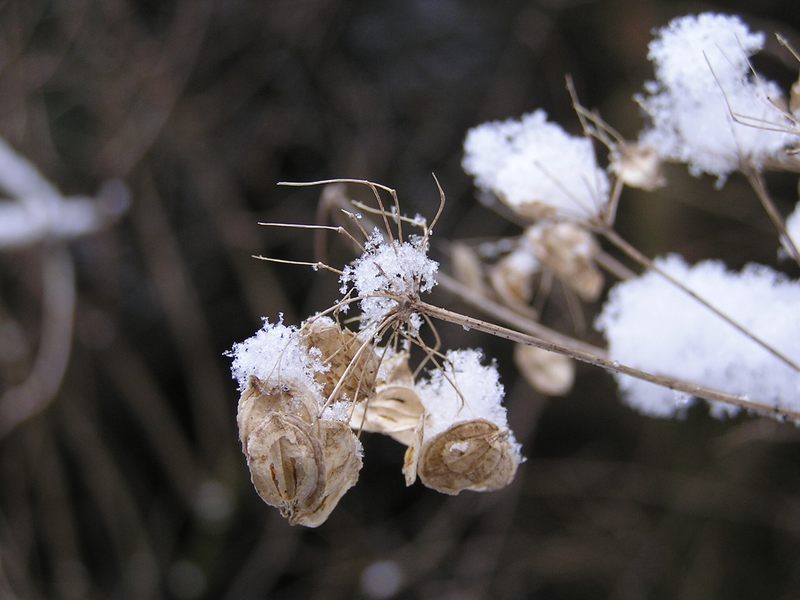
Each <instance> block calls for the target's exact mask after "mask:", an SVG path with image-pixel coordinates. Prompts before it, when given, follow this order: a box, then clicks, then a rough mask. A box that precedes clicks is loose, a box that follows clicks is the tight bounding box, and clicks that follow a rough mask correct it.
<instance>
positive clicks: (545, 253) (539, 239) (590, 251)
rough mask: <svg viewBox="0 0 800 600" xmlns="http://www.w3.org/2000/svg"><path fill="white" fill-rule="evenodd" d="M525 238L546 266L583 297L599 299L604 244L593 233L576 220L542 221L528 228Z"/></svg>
mask: <svg viewBox="0 0 800 600" xmlns="http://www.w3.org/2000/svg"><path fill="white" fill-rule="evenodd" d="M525 240H526V241H527V243H528V244H529V246H530V248H531V250H532V253H533V255H534V256H535V257H536V259H537V260H538V261H540V262H541V264H542V266H543V267H544V268H545V269H547V270H549V271H552V272H553V273H554V274H555V275H556V277H558V278H559V279H560V280H561V281H562V282H563V283H564V284H565V285H567V286H568V287H570V288H572V289H573V290H575V292H577V294H578V295H579V296H580V297H581V298H582V299H583V300H585V301H587V302H593V301H594V300H597V298H598V297H599V296H600V292H601V291H602V289H603V274H602V273H601V272H600V270H599V269H598V268H597V267H596V266H595V263H594V257H595V256H596V255H597V253H598V251H599V250H600V247H599V246H598V245H597V242H596V241H595V239H594V237H593V236H592V234H591V233H589V232H588V231H587V230H586V229H585V228H583V227H580V226H579V225H576V224H574V223H539V224H536V225H533V226H532V227H529V228H528V229H526V230H525Z"/></svg>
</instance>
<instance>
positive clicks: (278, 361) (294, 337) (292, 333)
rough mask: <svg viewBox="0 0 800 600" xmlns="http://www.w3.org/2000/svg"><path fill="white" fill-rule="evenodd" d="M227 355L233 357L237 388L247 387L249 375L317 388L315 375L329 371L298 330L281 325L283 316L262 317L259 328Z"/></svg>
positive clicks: (269, 380) (240, 389)
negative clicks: (271, 321)
mask: <svg viewBox="0 0 800 600" xmlns="http://www.w3.org/2000/svg"><path fill="white" fill-rule="evenodd" d="M227 356H229V357H231V358H232V359H233V363H232V365H231V373H232V375H233V378H234V379H236V381H237V382H238V383H239V391H244V390H245V389H246V388H247V386H248V385H249V381H250V378H251V377H255V378H256V379H258V380H260V381H262V382H272V385H274V386H279V385H284V384H286V383H298V384H303V385H305V386H306V387H308V388H311V389H319V384H317V383H316V381H315V376H316V374H317V373H324V372H325V371H327V370H328V367H327V366H326V365H325V364H323V361H322V354H321V352H320V351H319V350H315V349H309V348H308V347H307V346H306V345H305V344H304V343H303V341H302V339H301V336H300V329H299V328H298V327H295V326H291V325H284V324H283V317H282V316H281V317H280V318H279V320H278V322H277V323H270V322H269V319H267V318H265V319H264V324H263V326H262V328H261V329H259V330H258V331H257V332H256V334H255V335H254V336H252V337H250V338H248V339H246V340H245V341H243V342H240V343H237V344H234V345H233V348H231V350H230V351H229V352H228V353H227Z"/></svg>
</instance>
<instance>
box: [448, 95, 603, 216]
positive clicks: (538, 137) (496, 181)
mask: <svg viewBox="0 0 800 600" xmlns="http://www.w3.org/2000/svg"><path fill="white" fill-rule="evenodd" d="M462 166H463V167H464V170H465V171H466V172H467V173H468V174H470V175H472V176H474V177H475V184H476V185H477V186H478V187H479V188H481V189H482V190H484V191H490V192H492V193H494V194H495V195H497V196H498V197H499V198H500V199H501V200H503V201H504V202H505V203H507V204H508V205H509V206H510V207H511V208H512V209H514V210H517V211H519V212H520V213H521V214H524V215H526V216H536V215H534V214H533V213H536V212H537V207H544V209H545V211H548V212H550V213H552V216H555V217H558V218H563V219H570V220H578V221H586V220H590V219H592V218H595V217H597V216H598V214H599V213H600V211H601V210H602V209H603V207H604V206H605V204H606V203H607V201H608V193H609V183H608V176H607V175H606V173H605V171H603V170H601V169H599V168H598V167H597V162H596V158H595V154H594V149H593V147H592V143H591V142H590V141H589V140H587V139H585V138H582V137H575V136H571V135H569V134H567V133H566V132H565V131H564V130H563V129H562V128H561V127H559V126H558V125H556V124H554V123H551V122H548V121H547V114H546V113H545V112H544V111H542V110H537V111H535V112H532V113H529V114H526V115H523V116H522V118H521V119H519V120H515V119H509V120H507V121H496V122H491V123H484V124H483V125H480V126H478V127H475V128H473V129H471V130H470V131H469V133H468V134H467V137H466V140H465V141H464V161H463V163H462Z"/></svg>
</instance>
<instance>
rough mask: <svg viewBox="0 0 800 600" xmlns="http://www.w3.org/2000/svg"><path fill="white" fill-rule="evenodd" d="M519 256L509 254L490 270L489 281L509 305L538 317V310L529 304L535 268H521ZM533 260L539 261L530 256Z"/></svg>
mask: <svg viewBox="0 0 800 600" xmlns="http://www.w3.org/2000/svg"><path fill="white" fill-rule="evenodd" d="M517 258H518V256H515V255H514V253H511V254H508V255H506V256H505V257H503V258H502V259H501V260H499V261H498V262H497V263H496V264H495V265H493V266H492V268H491V269H490V270H489V281H490V282H491V284H492V288H493V289H494V291H495V293H496V294H497V296H498V297H499V298H500V300H501V301H502V302H503V304H505V305H506V306H508V307H509V308H513V309H514V310H516V311H517V312H519V313H520V314H523V315H526V316H528V317H529V318H531V319H538V315H537V313H536V311H535V310H534V309H533V308H532V307H531V306H530V305H529V304H528V303H529V302H530V301H531V298H532V297H533V274H534V272H535V271H534V268H533V267H532V266H531V268H526V269H521V268H520V267H519V264H518V262H517ZM530 260H531V261H532V262H534V263H535V262H537V261H536V259H535V258H533V257H532V256H531V257H530Z"/></svg>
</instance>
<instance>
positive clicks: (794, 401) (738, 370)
mask: <svg viewBox="0 0 800 600" xmlns="http://www.w3.org/2000/svg"><path fill="white" fill-rule="evenodd" d="M656 265H657V266H658V267H659V268H661V269H663V270H664V271H666V272H667V273H668V274H670V275H671V276H673V277H675V278H676V279H678V280H680V281H681V282H683V283H684V284H686V285H687V286H688V287H690V288H691V289H692V290H693V291H695V292H697V293H698V294H700V295H701V296H703V297H704V298H706V299H708V300H709V301H710V302H711V303H713V304H714V305H715V306H717V307H718V308H720V309H722V311H724V312H725V313H727V314H728V315H730V316H731V317H733V318H734V319H735V320H736V321H738V322H739V323H741V324H742V325H743V326H744V327H746V329H747V330H748V331H751V332H752V333H753V334H755V335H758V336H760V337H761V338H762V339H765V340H767V341H769V342H770V343H771V344H772V345H773V346H774V347H777V348H779V349H780V350H781V351H782V352H783V353H784V354H785V355H787V356H789V357H792V358H794V359H800V320H798V319H797V307H798V306H800V283H798V282H796V281H791V280H788V279H787V278H785V277H784V276H783V275H781V274H779V273H776V272H774V271H772V270H771V269H769V268H768V267H765V266H760V265H750V266H748V267H747V268H745V269H744V270H743V271H742V272H741V273H738V274H737V273H731V272H729V271H726V270H725V268H724V266H723V265H722V264H721V263H720V262H716V261H705V262H701V263H698V264H696V265H694V266H693V267H690V266H688V265H687V264H686V263H685V262H684V261H683V259H681V258H680V257H678V256H670V257H667V258H664V259H658V260H657V261H656ZM597 327H598V329H600V330H601V331H603V332H604V333H605V335H606V338H607V339H608V344H609V354H610V356H611V358H613V359H614V360H618V361H620V362H622V363H625V364H629V365H632V366H635V367H638V368H641V369H643V370H646V371H649V372H652V373H659V374H663V375H668V376H674V377H679V378H682V379H685V380H688V381H694V382H697V383H699V384H703V385H707V386H712V387H715V388H717V389H720V390H723V391H726V392H729V393H732V394H736V395H739V396H743V397H751V398H758V399H759V400H760V401H763V402H764V404H765V405H768V406H772V407H773V408H775V409H785V410H790V411H797V410H800V373H798V372H797V371H795V370H794V369H792V368H790V367H789V366H787V365H786V364H785V363H784V362H782V361H780V360H778V359H777V358H776V357H775V356H774V355H773V354H771V353H769V352H767V351H766V350H765V349H764V348H762V347H761V346H759V345H758V344H756V343H755V342H754V341H753V340H752V339H749V338H748V337H746V336H744V335H742V334H741V333H740V332H738V331H736V330H735V329H734V328H733V327H731V326H730V325H729V324H727V323H725V322H723V321H722V320H720V319H716V318H714V317H713V315H712V314H711V313H710V312H709V311H708V309H707V308H705V307H703V306H702V305H700V304H699V303H697V302H695V301H694V300H693V299H691V298H690V297H689V296H687V295H686V294H684V293H683V292H681V291H680V290H679V289H677V288H676V287H675V286H673V285H671V284H670V283H669V282H668V281H667V280H665V279H664V277H662V276H660V275H659V274H657V273H655V272H652V271H651V272H648V273H646V274H644V275H642V276H641V277H637V278H635V279H631V280H628V281H626V282H623V283H620V284H618V285H617V286H615V287H614V288H613V289H612V290H611V293H610V295H609V299H608V301H607V302H606V304H605V306H604V307H603V311H602V313H601V315H600V317H599V318H598V319H597ZM617 382H618V384H619V386H620V389H621V390H622V392H623V395H624V397H625V399H626V401H627V402H628V403H629V404H630V405H631V406H633V407H634V408H636V409H637V410H640V411H641V412H643V413H645V414H648V415H652V416H658V417H670V416H674V415H676V414H679V413H681V412H682V411H683V409H684V408H685V407H686V406H687V404H688V403H687V401H686V400H688V399H686V398H676V396H675V395H674V393H673V392H672V391H670V390H668V389H666V388H662V387H659V386H655V385H653V384H650V383H646V382H643V381H640V380H635V379H632V378H630V377H627V376H624V375H619V376H617ZM733 412H735V408H733V407H732V406H730V405H723V404H719V403H715V404H714V405H713V406H712V413H713V414H715V415H717V416H721V415H724V414H730V413H733Z"/></svg>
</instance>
